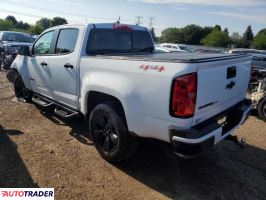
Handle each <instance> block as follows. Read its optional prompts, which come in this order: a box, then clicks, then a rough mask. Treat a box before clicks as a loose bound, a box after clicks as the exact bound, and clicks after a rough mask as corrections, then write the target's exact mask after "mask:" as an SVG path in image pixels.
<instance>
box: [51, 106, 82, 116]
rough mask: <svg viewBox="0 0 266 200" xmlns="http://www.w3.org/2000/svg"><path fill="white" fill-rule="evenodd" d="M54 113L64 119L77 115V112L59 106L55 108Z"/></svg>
mask: <svg viewBox="0 0 266 200" xmlns="http://www.w3.org/2000/svg"><path fill="white" fill-rule="evenodd" d="M54 113H55V114H57V115H59V116H60V117H62V118H65V119H68V118H71V117H74V116H77V115H78V112H76V111H72V110H70V109H67V108H63V107H60V106H58V107H56V108H55V110H54Z"/></svg>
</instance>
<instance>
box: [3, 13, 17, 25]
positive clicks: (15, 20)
mask: <svg viewBox="0 0 266 200" xmlns="http://www.w3.org/2000/svg"><path fill="white" fill-rule="evenodd" d="M5 20H6V21H9V22H10V23H11V24H12V25H13V26H16V25H17V23H18V21H17V19H16V18H15V17H14V16H12V15H8V16H7V17H6V19H5Z"/></svg>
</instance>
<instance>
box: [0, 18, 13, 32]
mask: <svg viewBox="0 0 266 200" xmlns="http://www.w3.org/2000/svg"><path fill="white" fill-rule="evenodd" d="M12 28H13V25H12V24H11V22H10V21H6V20H2V19H0V31H9V30H11V29H12Z"/></svg>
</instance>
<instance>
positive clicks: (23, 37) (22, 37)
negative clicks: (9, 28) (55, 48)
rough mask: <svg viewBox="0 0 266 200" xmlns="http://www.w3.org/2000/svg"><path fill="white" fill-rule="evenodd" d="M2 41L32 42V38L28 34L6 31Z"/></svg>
mask: <svg viewBox="0 0 266 200" xmlns="http://www.w3.org/2000/svg"><path fill="white" fill-rule="evenodd" d="M3 41H12V42H26V43H33V42H34V39H33V38H32V37H31V35H28V34H23V33H8V32H7V33H4V35H3Z"/></svg>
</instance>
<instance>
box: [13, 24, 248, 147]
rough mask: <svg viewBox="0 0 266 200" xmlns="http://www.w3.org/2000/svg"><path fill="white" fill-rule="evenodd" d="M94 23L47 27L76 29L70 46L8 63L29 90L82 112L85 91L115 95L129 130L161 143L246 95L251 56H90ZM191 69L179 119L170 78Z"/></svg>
mask: <svg viewBox="0 0 266 200" xmlns="http://www.w3.org/2000/svg"><path fill="white" fill-rule="evenodd" d="M94 27H95V25H91V24H90V25H87V26H69V25H65V26H60V27H55V28H52V29H50V30H56V29H66V28H77V29H79V36H78V40H77V43H76V48H75V51H74V52H73V53H71V54H68V55H59V56H58V55H49V56H30V57H23V56H18V57H17V58H16V60H15V62H14V63H13V66H12V68H13V69H17V70H18V72H19V73H20V74H21V75H22V78H23V80H24V82H25V85H26V87H27V88H28V89H30V90H32V91H33V92H36V93H39V94H42V95H44V96H47V97H49V98H51V99H53V100H54V101H56V102H59V103H61V104H64V105H66V106H68V107H71V108H73V109H75V110H77V111H80V112H81V113H82V114H84V115H86V114H87V105H88V104H89V103H90V99H88V94H89V92H91V91H97V92H101V93H105V94H109V95H111V96H114V97H116V98H117V99H118V100H119V101H120V102H121V104H122V106H123V109H124V111H125V115H126V121H127V125H128V129H129V131H130V132H134V133H135V134H136V135H138V136H140V137H149V138H156V139H159V140H163V141H166V142H170V140H171V138H170V136H169V129H170V128H171V127H174V128H175V129H177V130H186V129H190V128H191V127H192V126H194V125H196V124H198V123H200V122H203V121H205V120H207V119H209V118H211V117H212V116H214V115H216V114H218V113H220V112H222V111H224V110H226V109H227V108H229V107H231V106H233V105H234V104H236V103H238V102H240V101H242V100H244V99H245V94H246V91H247V87H248V80H249V71H250V66H251V58H250V57H244V58H235V59H228V60H223V59H221V60H220V61H215V60H214V61H209V62H207V61H206V62H201V63H197V62H182V61H180V62H173V61H170V60H169V61H160V60H158V61H153V60H141V59H139V60H136V59H120V58H114V57H112V56H110V57H108V56H90V55H87V53H86V46H87V41H88V36H89V33H90V30H91V29H92V28H94ZM96 27H97V28H110V29H111V28H112V24H96ZM131 27H132V28H133V29H134V30H143V31H145V30H146V29H145V28H143V27H138V26H131ZM48 31H49V30H48ZM40 37H41V36H40ZM43 61H45V62H47V64H48V65H47V66H46V67H42V66H40V63H41V62H43ZM65 63H71V64H72V65H73V69H68V68H64V64H65ZM143 65H146V66H147V65H148V66H163V67H164V70H163V71H158V70H152V69H143V68H141V66H143ZM230 66H236V68H237V76H236V77H235V78H233V79H232V80H233V81H235V82H236V85H235V87H234V88H232V90H227V89H225V87H226V85H227V84H228V83H230V82H231V80H227V79H226V70H227V68H228V67H230ZM195 72H196V73H197V74H198V91H197V102H196V109H195V114H194V117H190V118H183V119H182V118H175V117H172V116H170V114H169V105H170V96H171V95H170V94H171V86H172V82H173V80H174V79H175V77H177V76H180V75H184V74H189V73H195ZM32 79H33V80H32ZM210 102H214V103H213V105H211V106H207V107H206V108H204V109H199V107H200V106H204V105H206V104H209V103H210ZM247 112H248V111H246V115H247ZM242 121H243V120H242ZM216 132H217V131H216ZM228 134H231V132H230V133H228ZM217 137H218V136H217ZM224 137H225V136H224ZM183 140H186V139H184V138H183ZM187 141H188V140H187ZM217 141H218V140H217ZM217 141H216V142H217ZM188 142H189V141H188Z"/></svg>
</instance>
